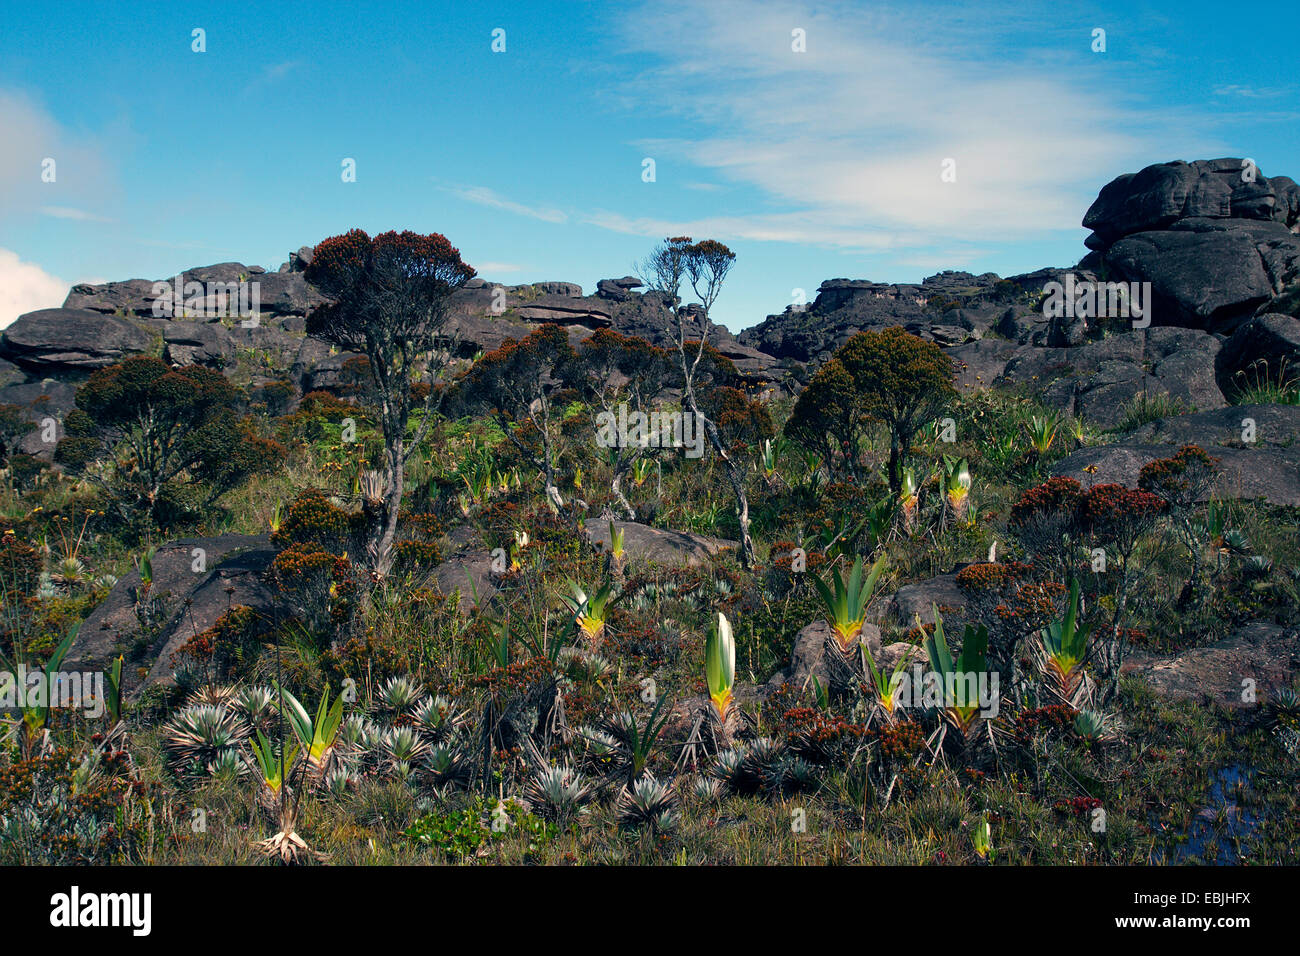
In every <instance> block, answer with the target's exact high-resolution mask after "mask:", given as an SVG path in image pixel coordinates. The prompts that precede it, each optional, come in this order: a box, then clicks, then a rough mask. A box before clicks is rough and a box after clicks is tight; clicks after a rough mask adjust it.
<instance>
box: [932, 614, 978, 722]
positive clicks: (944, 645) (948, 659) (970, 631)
mask: <svg viewBox="0 0 1300 956" xmlns="http://www.w3.org/2000/svg"><path fill="white" fill-rule="evenodd" d="M930 608H931V611H932V613H933V614H934V630H933V633H931V634H930V636H929V637H927V638H926V639H925V653H926V656H927V657H929V659H930V670H931V671H932V672H933V673H934V676H935V677H936V678H937V679H938V680H939V682H940V686H941V687H942V688H943V700H944V716H945V717H947V718H948V720H949V721H950V722H951V723H952V725H953V726H954V727H956V728H957V729H958V730H959V731H961V733H962V736H967V735H968V732H969V730H970V728H971V725H972V724H973V723H974V722H975V718H976V717H978V716H979V715H980V701H979V685H980V682H981V681H986V682H987V681H988V680H989V675H988V656H987V655H988V648H989V630H988V628H987V627H985V626H984V625H983V624H981V625H980V626H979V627H976V626H975V625H973V624H967V625H966V631H965V633H964V634H963V635H962V642H961V654H960V655H959V656H958V657H957V659H956V660H953V657H952V652H951V651H950V650H949V649H948V641H947V638H946V637H945V635H944V632H943V617H942V616H941V615H940V614H939V608H938V607H937V606H935V605H933V604H931V605H930Z"/></svg>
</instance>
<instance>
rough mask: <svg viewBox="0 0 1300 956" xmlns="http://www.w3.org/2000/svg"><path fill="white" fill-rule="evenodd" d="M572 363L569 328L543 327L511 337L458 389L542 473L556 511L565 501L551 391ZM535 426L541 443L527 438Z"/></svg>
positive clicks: (464, 379)
mask: <svg viewBox="0 0 1300 956" xmlns="http://www.w3.org/2000/svg"><path fill="white" fill-rule="evenodd" d="M573 360H574V352H573V348H572V346H570V345H569V336H568V334H567V333H566V332H565V331H564V329H562V328H560V327H559V326H558V325H544V326H542V327H541V328H539V329H537V330H536V331H534V332H531V333H529V334H528V335H526V336H525V337H524V338H523V339H522V340H520V341H516V340H514V339H506V340H505V342H503V343H502V345H501V347H500V348H498V349H496V350H495V351H492V352H489V353H488V354H487V355H484V356H483V357H482V358H480V359H479V360H478V361H477V362H475V363H474V366H473V367H472V368H471V369H470V370H469V371H468V372H466V373H465V375H464V376H463V377H462V378H461V380H460V382H459V383H458V385H457V395H458V398H459V400H460V401H462V402H464V403H465V405H466V406H468V407H471V408H473V407H480V408H485V409H487V410H488V411H489V412H490V413H491V414H492V416H493V417H494V418H495V419H496V420H497V423H498V424H499V425H500V426H501V430H502V431H503V432H505V435H506V438H507V439H509V441H510V443H511V444H512V445H514V446H515V448H516V450H518V451H519V453H520V454H521V455H522V456H523V457H524V459H525V460H526V461H529V462H531V463H532V464H533V466H534V467H536V468H537V469H538V470H539V471H541V473H542V475H543V476H544V478H545V481H546V497H547V499H548V500H549V501H550V502H551V504H552V505H553V506H554V507H555V508H557V509H558V508H563V507H564V499H563V498H562V497H560V489H559V486H558V483H557V482H556V478H555V452H554V439H553V434H552V428H551V402H550V393H551V391H552V390H553V389H554V388H555V387H556V386H557V385H562V384H563V383H564V381H565V379H566V377H567V376H568V375H569V374H571V364H572V362H573ZM530 423H531V425H533V426H534V427H535V430H536V431H537V437H538V441H537V443H536V444H531V443H530V442H528V441H527V440H526V439H527V437H528V435H527V426H528V425H529V424H530Z"/></svg>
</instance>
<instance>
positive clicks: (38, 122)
mask: <svg viewBox="0 0 1300 956" xmlns="http://www.w3.org/2000/svg"><path fill="white" fill-rule="evenodd" d="M0 129H2V130H4V135H3V136H0V220H3V219H5V218H8V217H9V216H27V215H30V214H33V213H35V212H37V211H41V207H43V206H44V207H46V208H49V209H60V210H73V209H75V208H76V207H73V206H71V205H67V204H66V202H67V200H69V199H72V200H75V201H77V202H87V201H88V202H90V203H92V204H99V203H101V202H102V201H103V200H104V199H105V197H106V196H107V195H108V194H109V193H110V192H111V190H110V188H109V185H110V183H109V173H108V165H107V163H106V162H105V160H104V151H103V150H102V149H101V147H100V144H99V142H98V141H97V139H96V138H95V137H94V136H92V135H88V134H85V133H83V132H79V131H73V130H69V129H67V128H65V127H64V126H62V125H60V124H59V123H58V122H56V121H55V120H54V118H53V117H52V116H51V115H50V114H49V113H48V112H47V111H46V110H45V109H44V108H42V107H41V106H40V105H39V104H38V103H36V102H35V101H33V100H32V99H30V98H29V97H27V96H26V95H24V94H23V93H20V92H17V91H14V90H4V89H0ZM51 200H61V202H59V203H58V204H57V205H56V204H55V203H52V202H51ZM46 215H59V213H46ZM87 215H89V214H87ZM63 218H76V217H75V216H70V215H65V216H63Z"/></svg>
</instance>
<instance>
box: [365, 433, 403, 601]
mask: <svg viewBox="0 0 1300 956" xmlns="http://www.w3.org/2000/svg"><path fill="white" fill-rule="evenodd" d="M403 444H404V443H403V441H402V439H401V438H398V439H397V441H396V442H395V443H394V445H393V448H392V452H391V453H390V454H389V456H388V462H387V464H388V467H387V468H386V469H385V471H386V472H387V474H385V475H384V491H383V495H384V497H383V503H384V504H383V510H382V511H381V517H382V521H383V523H382V524H381V526H380V529H379V534H378V536H377V538H376V540H375V542H374V546H373V547H374V554H373V555H372V556H371V563H372V566H373V568H374V571H375V573H376V574H378V575H380V576H381V577H382V576H384V575H386V574H388V572H389V571H391V570H392V567H393V541H394V539H395V538H396V537H397V519H398V517H399V515H400V514H401V511H402V493H403V490H404V488H405V477H406V475H405V472H406V469H405V467H404V466H403V464H402V462H403V459H404V457H405V456H404V455H403Z"/></svg>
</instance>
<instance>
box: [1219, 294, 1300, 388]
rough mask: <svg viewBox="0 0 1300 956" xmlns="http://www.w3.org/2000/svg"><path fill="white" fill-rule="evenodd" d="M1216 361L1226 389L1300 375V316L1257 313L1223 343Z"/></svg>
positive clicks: (1277, 381) (1220, 378) (1221, 380)
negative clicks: (1257, 314) (1298, 317)
mask: <svg viewBox="0 0 1300 956" xmlns="http://www.w3.org/2000/svg"><path fill="white" fill-rule="evenodd" d="M1216 364H1217V367H1218V372H1219V381H1220V382H1221V383H1222V385H1223V388H1224V390H1225V391H1231V390H1233V389H1234V388H1236V387H1240V386H1242V385H1249V384H1262V383H1264V382H1275V383H1280V382H1281V381H1283V380H1284V379H1295V378H1296V377H1300V319H1297V318H1296V317H1295V316H1291V315H1280V314H1278V313H1269V314H1266V315H1260V316H1256V317H1255V318H1253V319H1251V320H1250V321H1249V322H1247V323H1246V324H1245V325H1243V326H1242V327H1241V328H1239V329H1237V331H1235V332H1233V333H1232V336H1231V337H1230V338H1229V339H1228V340H1227V341H1226V342H1224V343H1223V348H1222V349H1221V350H1220V352H1219V356H1218V361H1217V363H1216Z"/></svg>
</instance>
